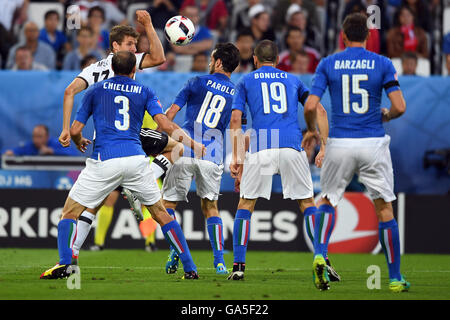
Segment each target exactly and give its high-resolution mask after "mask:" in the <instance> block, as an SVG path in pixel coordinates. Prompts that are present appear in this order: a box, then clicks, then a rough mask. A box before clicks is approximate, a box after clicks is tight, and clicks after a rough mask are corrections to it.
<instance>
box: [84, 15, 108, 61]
mask: <svg viewBox="0 0 450 320" xmlns="http://www.w3.org/2000/svg"><path fill="white" fill-rule="evenodd" d="M104 24H105V10H103V8H102V7H100V6H96V7H92V8H90V9H89V12H88V26H89V27H90V28H91V29H92V31H93V32H94V41H95V45H94V48H96V49H97V50H99V51H102V52H104V53H106V52H107V51H108V50H109V32H108V30H106V29H105V28H103V26H104Z"/></svg>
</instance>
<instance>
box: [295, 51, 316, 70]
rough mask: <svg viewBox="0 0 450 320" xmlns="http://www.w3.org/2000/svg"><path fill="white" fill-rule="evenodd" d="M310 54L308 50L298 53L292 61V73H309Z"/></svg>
mask: <svg viewBox="0 0 450 320" xmlns="http://www.w3.org/2000/svg"><path fill="white" fill-rule="evenodd" d="M310 60H311V59H310V57H309V54H308V53H307V52H306V51H301V52H299V53H297V54H296V55H295V57H294V59H293V61H292V70H291V72H292V73H297V74H307V73H309V71H308V68H309V61H310Z"/></svg>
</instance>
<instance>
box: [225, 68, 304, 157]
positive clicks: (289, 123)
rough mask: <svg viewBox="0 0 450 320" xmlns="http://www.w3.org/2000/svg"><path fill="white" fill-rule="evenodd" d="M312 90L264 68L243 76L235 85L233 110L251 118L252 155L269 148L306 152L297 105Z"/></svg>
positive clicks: (293, 78) (287, 76)
mask: <svg viewBox="0 0 450 320" xmlns="http://www.w3.org/2000/svg"><path fill="white" fill-rule="evenodd" d="M308 94H309V90H308V88H307V87H306V86H305V85H304V84H303V82H301V81H300V79H299V78H298V77H296V76H294V75H292V74H289V73H287V72H284V71H281V70H279V69H276V68H273V67H270V66H263V67H261V68H259V69H257V70H255V71H253V72H251V73H249V74H246V75H244V76H243V77H242V78H241V80H240V81H239V83H238V84H237V85H236V93H235V95H234V99H233V110H235V109H236V110H241V111H242V112H243V114H244V115H245V114H246V111H245V106H246V105H248V109H249V112H250V115H251V117H252V136H251V152H255V151H260V150H264V149H270V148H293V149H296V150H299V151H301V150H303V149H302V147H301V143H302V131H301V129H300V126H299V123H298V103H299V102H301V103H302V104H304V102H305V101H306V98H307V97H308Z"/></svg>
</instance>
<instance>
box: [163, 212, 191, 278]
mask: <svg viewBox="0 0 450 320" xmlns="http://www.w3.org/2000/svg"><path fill="white" fill-rule="evenodd" d="M161 230H162V232H163V234H164V237H165V238H166V240H167V242H169V244H170V246H171V248H173V249H174V250H175V251H176V252H177V254H178V256H179V257H180V260H181V262H182V263H183V268H184V271H185V272H189V271H197V267H196V266H195V264H194V261H193V260H192V257H191V253H190V251H189V247H188V245H187V242H186V238H185V237H184V234H183V231H181V227H180V225H179V224H178V222H177V221H176V220H173V221H171V222H169V223H167V224H165V225H164V226H162V227H161Z"/></svg>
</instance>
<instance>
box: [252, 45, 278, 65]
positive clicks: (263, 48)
mask: <svg viewBox="0 0 450 320" xmlns="http://www.w3.org/2000/svg"><path fill="white" fill-rule="evenodd" d="M254 53H255V56H256V57H257V58H258V60H259V62H261V63H264V62H273V63H275V62H277V57H278V47H277V45H276V44H275V42H273V41H270V40H263V41H261V42H259V43H258V44H257V45H256V48H255V51H254Z"/></svg>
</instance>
